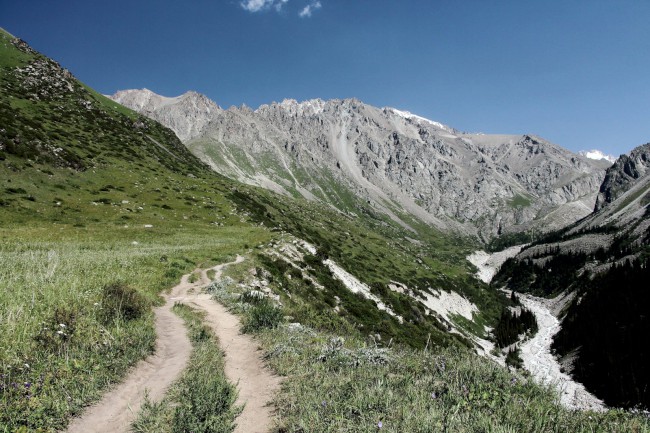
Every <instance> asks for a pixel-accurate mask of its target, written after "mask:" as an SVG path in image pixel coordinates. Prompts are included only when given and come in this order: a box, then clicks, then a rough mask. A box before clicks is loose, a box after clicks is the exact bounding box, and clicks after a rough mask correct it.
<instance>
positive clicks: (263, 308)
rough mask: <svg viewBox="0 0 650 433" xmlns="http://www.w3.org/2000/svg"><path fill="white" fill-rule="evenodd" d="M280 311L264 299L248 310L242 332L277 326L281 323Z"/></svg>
mask: <svg viewBox="0 0 650 433" xmlns="http://www.w3.org/2000/svg"><path fill="white" fill-rule="evenodd" d="M282 318H283V315H282V311H280V309H279V308H277V307H275V306H274V305H273V304H271V302H269V301H268V300H267V299H265V300H264V301H262V302H259V303H258V304H256V305H255V306H254V307H253V308H251V309H250V310H249V311H248V315H247V317H246V321H245V323H244V326H243V327H242V332H244V333H250V332H255V331H259V330H260V329H265V328H277V327H278V325H280V323H282Z"/></svg>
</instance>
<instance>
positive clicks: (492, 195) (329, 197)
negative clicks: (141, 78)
mask: <svg viewBox="0 0 650 433" xmlns="http://www.w3.org/2000/svg"><path fill="white" fill-rule="evenodd" d="M138 93H141V95H138ZM125 94H128V95H130V98H125V97H124V96H121V95H125ZM187 95H188V94H186V95H183V96H181V97H178V98H163V99H162V100H161V99H158V98H160V97H157V95H154V94H152V93H151V92H149V91H147V90H143V91H126V92H118V93H117V94H116V95H114V96H113V99H115V100H116V101H118V102H121V103H122V104H124V105H126V106H128V107H130V108H133V109H135V110H137V111H140V112H142V113H144V114H147V115H149V116H151V117H152V118H154V119H156V120H158V121H160V122H161V123H163V124H164V125H166V126H168V127H170V128H171V129H176V130H178V134H179V136H180V137H181V138H182V139H183V141H184V142H185V143H186V145H187V146H188V147H189V148H190V150H192V152H194V153H195V155H197V156H199V157H200V158H201V159H203V160H204V161H205V162H207V163H208V164H210V165H211V166H212V167H213V168H214V169H215V170H216V171H219V172H220V173H222V174H224V175H226V176H229V177H232V178H235V179H237V180H240V181H243V182H246V183H249V184H255V185H259V186H263V187H266V188H269V189H273V190H275V191H277V192H280V193H283V194H288V195H293V196H302V197H304V198H306V199H308V200H320V201H323V202H325V203H329V204H332V205H334V206H335V207H337V208H338V209H340V210H342V211H344V212H348V213H359V212H361V210H360V208H362V207H368V208H370V210H371V211H372V212H379V213H382V214H385V215H387V216H388V217H390V218H391V219H393V220H395V221H397V222H399V223H400V224H402V225H405V226H407V225H408V224H410V222H409V220H410V219H412V218H413V217H415V218H417V219H419V220H421V221H424V222H426V223H428V224H431V225H434V226H436V227H438V228H440V229H444V230H451V231H457V232H459V233H461V234H464V235H471V236H479V237H482V238H484V239H489V238H491V237H494V236H496V235H498V234H501V233H507V232H518V231H524V230H527V229H529V228H531V227H533V226H534V227H535V230H540V229H542V230H550V229H556V228H559V227H562V226H564V225H566V224H569V223H572V222H574V221H576V220H578V219H580V218H582V217H584V216H586V215H588V214H589V213H590V212H591V210H592V209H593V204H594V202H595V196H596V193H597V191H598V186H599V185H600V183H601V181H602V178H603V176H604V168H605V166H604V165H603V162H601V161H598V162H597V161H593V160H590V159H588V158H585V157H582V156H579V155H576V154H573V153H571V152H569V151H567V150H565V149H562V148H561V147H558V146H556V145H554V144H551V143H549V142H547V141H545V140H543V139H541V138H538V137H534V136H530V135H523V136H521V135H485V134H468V133H463V132H460V131H457V130H455V129H454V128H451V127H449V126H446V125H443V124H441V123H438V122H434V121H431V120H428V119H424V118H422V117H419V116H416V115H413V114H411V113H408V112H404V111H400V110H396V109H394V108H376V107H373V106H370V105H366V104H364V103H362V102H361V101H358V100H356V99H345V100H331V101H323V100H320V99H315V100H310V101H305V102H302V103H299V102H297V101H295V100H285V101H283V102H281V103H272V104H269V105H262V106H261V107H259V108H258V109H257V110H251V109H250V108H248V107H245V106H243V107H240V108H236V107H232V108H230V109H228V110H221V109H215V108H213V107H216V104H214V105H213V106H209V110H208V108H205V109H204V110H203V112H202V114H198V113H197V112H196V110H190V111H189V112H187V111H186V110H185V109H184V108H182V107H181V100H183V98H185V99H189V98H188V97H187ZM191 95H193V96H194V97H196V96H195V95H196V94H191ZM160 101H162V102H160ZM174 101H178V102H174ZM193 107H198V105H197V104H194V105H193ZM206 107H207V105H206ZM171 113H174V115H173V116H172V114H171ZM194 119H199V120H200V121H198V123H197V122H196V121H195V120H194ZM208 119H209V120H208ZM195 124H196V126H195ZM179 125H180V126H179ZM192 127H194V129H192ZM188 137H189V139H188Z"/></svg>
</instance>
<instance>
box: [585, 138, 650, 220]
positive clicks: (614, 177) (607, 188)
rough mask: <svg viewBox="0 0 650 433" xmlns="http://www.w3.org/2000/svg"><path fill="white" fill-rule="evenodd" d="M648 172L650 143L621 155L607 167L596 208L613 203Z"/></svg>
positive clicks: (649, 169) (649, 168) (649, 170)
mask: <svg viewBox="0 0 650 433" xmlns="http://www.w3.org/2000/svg"><path fill="white" fill-rule="evenodd" d="M647 173H650V143H647V144H644V145H642V146H639V147H637V148H635V149H634V150H632V151H631V152H630V154H629V155H621V156H620V157H619V158H618V160H616V162H615V163H614V164H613V165H612V166H611V167H610V168H609V169H607V172H606V173H605V179H604V180H603V183H602V185H601V186H600V189H599V191H598V197H597V199H596V205H595V207H594V209H595V210H596V211H598V210H600V209H602V208H603V207H605V206H607V205H608V204H609V203H612V202H613V201H614V200H616V199H617V198H618V197H619V196H621V195H622V194H623V193H625V192H626V191H627V190H629V189H630V188H631V187H632V186H633V185H634V184H635V183H636V182H637V180H638V179H640V178H641V177H643V176H644V175H645V174H647Z"/></svg>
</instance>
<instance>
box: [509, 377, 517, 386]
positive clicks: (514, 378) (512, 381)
mask: <svg viewBox="0 0 650 433" xmlns="http://www.w3.org/2000/svg"><path fill="white" fill-rule="evenodd" d="M516 383H517V378H516V377H513V378H512V379H511V380H510V384H511V385H514V384H516Z"/></svg>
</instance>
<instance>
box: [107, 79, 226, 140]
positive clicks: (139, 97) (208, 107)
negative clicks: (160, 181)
mask: <svg viewBox="0 0 650 433" xmlns="http://www.w3.org/2000/svg"><path fill="white" fill-rule="evenodd" d="M109 97H110V98H111V99H113V100H114V101H115V102H118V103H120V104H122V105H124V106H126V107H129V108H131V109H132V110H135V111H137V112H139V113H141V114H144V115H145V116H148V117H151V118H153V119H155V120H157V121H158V122H160V123H162V124H163V125H165V126H167V127H168V128H170V129H171V130H173V131H174V132H175V133H176V135H177V136H178V138H180V139H181V141H183V142H185V141H187V140H189V139H190V138H192V137H195V136H197V135H198V134H200V133H201V132H202V131H203V129H204V128H205V126H206V125H207V124H208V122H209V121H210V119H211V118H212V117H213V116H214V115H215V114H216V113H218V112H220V111H222V110H221V107H219V106H218V105H217V104H216V103H214V102H213V101H212V100H210V99H208V98H207V97H206V96H204V95H201V94H199V93H196V92H187V93H184V94H183V95H181V96H177V97H175V98H167V97H165V96H160V95H157V94H155V93H154V92H152V91H151V90H148V89H142V90H123V91H120V92H117V93H116V94H114V95H113V96H109Z"/></svg>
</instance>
